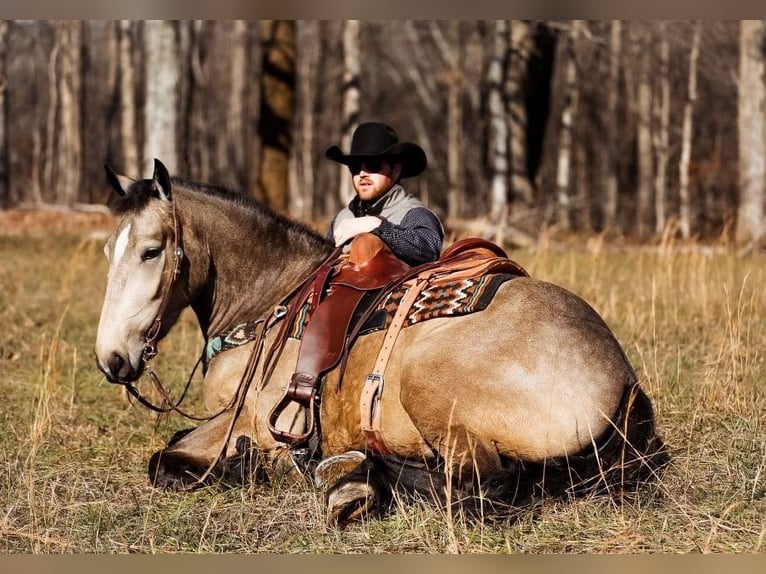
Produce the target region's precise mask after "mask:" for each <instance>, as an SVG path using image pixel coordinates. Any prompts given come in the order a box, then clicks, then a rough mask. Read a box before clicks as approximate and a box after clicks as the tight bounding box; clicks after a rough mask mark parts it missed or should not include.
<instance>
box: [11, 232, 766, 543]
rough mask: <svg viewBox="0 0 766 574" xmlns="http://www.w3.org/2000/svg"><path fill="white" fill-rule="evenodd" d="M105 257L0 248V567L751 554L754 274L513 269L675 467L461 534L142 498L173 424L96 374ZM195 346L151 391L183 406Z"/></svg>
mask: <svg viewBox="0 0 766 574" xmlns="http://www.w3.org/2000/svg"><path fill="white" fill-rule="evenodd" d="M101 247H102V240H94V239H89V238H88V236H87V235H86V234H85V233H77V232H61V231H58V232H56V233H55V234H32V235H24V234H16V235H11V234H0V324H2V326H3V328H2V330H1V331H0V393H1V394H0V396H2V397H3V407H2V408H1V409H0V552H3V553H19V552H24V553H200V552H201V553H223V552H227V553H230V552H247V553H559V552H565V553H659V552H671V553H697V552H711V553H729V552H737V553H759V552H763V551H764V549H766V541H765V539H766V518H764V517H766V440H764V439H765V438H766V407H764V404H766V403H765V402H764V399H765V398H766V397H764V381H766V358H765V357H764V349H766V321H764V320H763V319H764V317H766V290H764V289H763V288H762V285H763V284H764V280H766V277H765V275H766V257H764V256H763V255H759V254H754V255H751V256H747V257H741V258H737V257H735V256H733V255H732V254H729V253H725V252H721V253H718V252H712V251H704V250H686V251H683V250H681V249H674V248H667V249H665V248H663V249H653V250H650V249H627V248H625V249H618V248H607V247H606V246H604V245H603V244H602V243H599V242H598V241H590V242H587V243H586V242H581V243H580V244H578V245H576V246H573V247H571V248H559V247H555V246H550V245H549V246H545V245H541V246H540V247H538V248H537V249H535V250H524V251H516V252H513V253H512V254H511V256H512V257H513V258H514V259H516V260H517V261H518V262H519V263H521V264H522V265H523V266H525V267H526V268H527V269H528V270H529V271H530V273H532V274H533V275H534V276H536V277H539V278H542V279H546V280H550V281H553V282H555V283H558V284H561V285H563V286H565V287H567V288H569V289H571V290H572V291H574V292H576V293H578V294H580V295H582V296H583V297H584V298H585V299H586V300H587V301H588V302H590V303H591V304H592V305H593V306H594V307H595V308H596V309H597V310H598V311H599V312H600V313H601V314H602V315H603V316H604V318H605V319H606V321H607V323H608V324H609V325H610V326H611V327H612V329H613V331H614V332H615V334H616V335H617V337H618V339H619V340H620V341H621V342H622V344H623V346H624V348H625V350H626V352H627V354H628V356H629V357H630V359H631V361H632V362H633V364H634V366H635V368H636V370H637V372H638V374H639V376H640V379H641V382H642V384H643V385H644V387H645V388H646V389H647V392H648V393H649V395H650V397H651V398H652V399H653V401H654V404H655V408H656V411H657V417H658V424H659V428H660V430H661V432H662V434H663V436H664V438H665V439H666V441H667V442H668V444H669V445H670V446H671V448H672V451H673V455H674V459H673V465H672V467H671V468H670V469H669V471H668V472H667V474H666V475H665V477H664V478H663V481H662V483H661V484H660V485H658V486H657V487H656V488H654V489H649V490H648V491H647V492H646V493H644V494H642V496H640V497H639V498H638V500H637V501H635V502H633V503H630V504H628V503H625V504H618V503H616V502H614V501H612V500H609V499H604V498H596V497H593V498H586V499H583V500H577V501H574V502H561V501H545V502H543V503H540V504H538V505H536V506H535V507H533V508H530V509H528V510H526V511H524V512H523V513H522V514H521V515H520V517H519V519H518V520H517V521H516V522H514V523H513V524H492V523H489V522H487V523H479V524H467V523H465V522H464V521H463V520H462V519H461V518H460V517H459V516H458V517H449V516H447V514H446V513H445V512H444V511H441V510H439V509H435V508H432V507H428V506H424V505H418V504H410V505H401V506H400V508H399V509H398V511H397V512H395V513H393V514H392V515H391V516H389V517H387V518H384V519H380V520H372V521H365V522H362V523H361V524H358V525H354V526H351V527H349V528H348V529H346V530H338V529H334V528H330V527H328V526H327V525H326V524H325V522H324V514H323V513H324V506H323V499H322V493H321V492H319V491H317V490H315V489H313V488H311V487H309V486H300V485H299V486H295V485H293V486H286V485H274V486H264V485H254V486H250V487H247V488H238V489H231V490H221V489H218V488H213V487H211V488H207V489H203V490H200V491H197V492H193V493H173V492H164V491H159V490H154V489H151V488H150V487H149V486H148V484H147V479H146V471H145V469H146V464H147V462H148V458H149V456H150V455H151V453H152V452H154V451H155V450H157V449H158V448H160V447H161V446H163V445H164V442H165V441H166V440H167V438H168V437H169V436H170V435H171V434H172V433H173V432H174V431H175V430H177V429H180V428H184V427H185V426H188V425H187V424H186V423H185V421H183V420H181V419H180V417H179V416H178V415H165V416H157V415H155V414H153V413H151V412H149V411H147V410H145V409H144V408H142V407H140V406H139V405H135V404H132V403H131V402H129V401H128V400H127V398H126V397H125V395H124V393H123V392H121V390H120V389H119V388H116V387H113V386H112V385H109V384H108V383H107V382H105V380H104V379H103V377H102V376H101V375H100V374H99V372H98V370H97V369H96V367H95V364H94V360H93V354H92V348H93V342H94V337H95V331H96V325H97V322H98V313H99V310H100V305H101V298H102V296H103V290H104V282H105V272H106V264H105V260H104V257H103V255H102V253H101ZM200 344H201V338H200V336H199V334H198V333H197V331H196V325H195V324H194V322H193V319H192V317H191V316H190V315H184V316H183V317H182V320H181V323H180V324H179V325H178V326H177V327H176V329H175V330H174V332H173V333H172V334H171V336H170V337H169V338H168V339H167V340H166V341H165V342H163V344H162V353H161V354H160V356H159V357H158V359H157V364H156V369H157V371H158V372H159V373H160V375H161V376H162V378H163V381H167V382H170V381H173V383H172V384H171V385H172V386H173V387H174V388H176V389H180V388H181V386H182V382H183V380H184V379H185V377H186V376H187V375H188V373H189V371H190V369H191V368H192V366H193V364H194V361H195V360H196V356H197V354H198V352H199V350H200ZM198 387H199V385H195V386H194V388H195V392H197V391H198ZM196 397H197V395H193V396H192V399H194V398H196Z"/></svg>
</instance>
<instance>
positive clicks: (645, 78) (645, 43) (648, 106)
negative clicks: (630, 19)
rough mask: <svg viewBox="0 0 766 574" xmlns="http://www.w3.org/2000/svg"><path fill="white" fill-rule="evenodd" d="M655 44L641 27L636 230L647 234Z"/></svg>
mask: <svg viewBox="0 0 766 574" xmlns="http://www.w3.org/2000/svg"><path fill="white" fill-rule="evenodd" d="M651 45H652V34H651V30H650V29H649V28H648V27H646V26H642V27H641V28H640V29H639V34H638V42H637V46H638V48H639V49H640V50H641V55H640V56H639V62H638V65H639V72H638V125H637V129H638V134H637V142H638V151H637V153H638V182H637V187H638V198H637V206H636V220H635V225H636V233H637V235H638V236H639V237H640V238H644V237H646V233H647V230H648V228H649V220H650V216H651V212H652V210H651V206H652V190H653V187H654V185H653V179H654V162H653V155H652V67H651V65H652V60H651V51H650V50H649V46H651Z"/></svg>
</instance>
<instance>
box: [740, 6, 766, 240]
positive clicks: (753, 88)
mask: <svg viewBox="0 0 766 574" xmlns="http://www.w3.org/2000/svg"><path fill="white" fill-rule="evenodd" d="M765 34H766V24H765V23H764V21H763V20H742V22H741V23H740V61H739V97H738V114H737V127H738V131H739V206H738V209H737V229H736V237H735V239H736V241H737V243H739V244H743V243H746V242H753V241H759V240H760V238H761V236H762V235H763V234H764V196H765V192H766V190H765V187H766V163H765V162H766V141H765V139H766V134H764V120H765V119H766V117H765V115H766V111H764V106H766V88H764V60H765V59H766V55H765V54H764V35H765Z"/></svg>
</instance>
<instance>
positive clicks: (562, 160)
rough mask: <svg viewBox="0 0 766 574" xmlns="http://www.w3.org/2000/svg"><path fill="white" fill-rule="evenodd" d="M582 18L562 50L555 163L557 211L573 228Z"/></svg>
mask: <svg viewBox="0 0 766 574" xmlns="http://www.w3.org/2000/svg"><path fill="white" fill-rule="evenodd" d="M580 27H581V21H580V20H574V21H573V22H572V28H571V29H570V30H569V32H568V33H567V36H566V41H565V44H564V48H563V50H562V60H563V69H564V103H563V106H562V110H561V118H560V124H559V138H558V158H557V162H556V210H557V220H558V223H559V225H560V226H561V228H562V229H564V230H569V229H571V228H572V200H571V196H570V180H571V170H572V146H573V145H574V143H573V140H574V137H573V131H574V122H575V118H576V117H577V107H578V96H579V94H578V85H577V81H578V79H577V62H576V60H575V42H576V40H577V37H578V35H579V33H580Z"/></svg>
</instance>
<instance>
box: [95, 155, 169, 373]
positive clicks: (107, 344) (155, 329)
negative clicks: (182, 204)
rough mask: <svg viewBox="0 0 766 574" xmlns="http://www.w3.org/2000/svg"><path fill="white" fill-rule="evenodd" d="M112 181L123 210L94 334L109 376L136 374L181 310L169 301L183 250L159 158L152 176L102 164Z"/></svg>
mask: <svg viewBox="0 0 766 574" xmlns="http://www.w3.org/2000/svg"><path fill="white" fill-rule="evenodd" d="M105 168H106V173H107V178H108V180H109V183H110V185H111V186H112V187H113V188H114V190H115V191H116V192H117V193H118V194H119V195H120V196H121V197H122V203H121V204H120V206H119V208H118V212H120V213H121V214H122V217H121V219H120V223H119V225H118V226H117V229H116V230H115V232H114V233H113V234H112V235H111V237H110V238H109V239H108V240H107V243H106V245H105V246H104V253H105V254H106V257H107V259H108V261H109V272H108V276H107V286H106V295H105V296H104V304H103V308H102V309H101V317H100V319H99V324H98V334H97V337H96V349H95V351H96V359H97V361H98V366H99V368H100V369H101V370H102V371H103V372H104V374H105V375H106V377H107V379H109V380H110V381H111V382H116V383H127V382H131V381H134V380H136V379H138V378H139V376H140V375H141V372H142V370H143V368H144V362H145V359H146V355H145V353H146V350H147V349H150V350H151V349H152V348H153V345H154V343H155V341H156V340H158V339H159V338H160V337H161V336H164V334H165V333H166V332H167V330H168V329H169V328H170V326H171V325H172V323H173V322H174V321H175V320H176V319H177V317H178V314H179V313H180V308H178V307H179V306H178V305H168V302H169V300H170V299H171V298H172V297H173V293H172V291H174V289H173V287H174V285H173V284H172V282H173V281H174V278H175V275H176V273H175V272H177V271H178V270H179V269H180V263H181V260H182V259H183V251H182V250H181V247H180V244H179V243H180V239H179V237H180V228H179V226H178V220H177V212H176V207H175V205H174V203H173V197H172V195H171V183H170V176H169V174H168V171H167V169H166V168H165V166H164V165H162V163H161V162H160V161H158V160H155V163H154V174H153V176H152V178H151V179H144V180H134V179H131V178H129V177H126V176H123V175H117V174H116V173H114V171H112V169H111V168H110V167H109V166H105Z"/></svg>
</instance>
